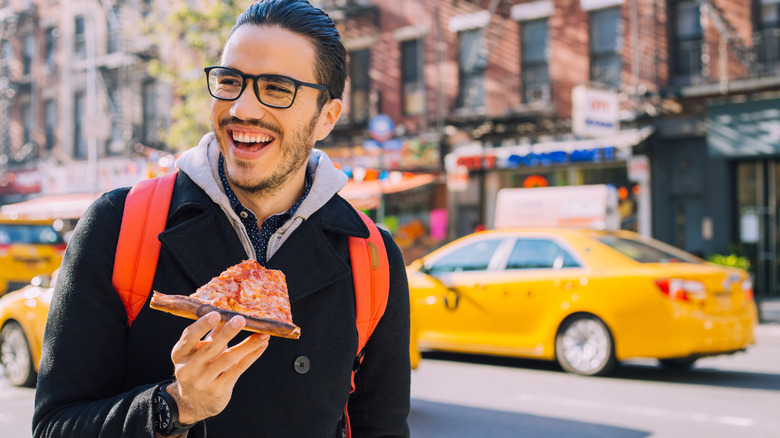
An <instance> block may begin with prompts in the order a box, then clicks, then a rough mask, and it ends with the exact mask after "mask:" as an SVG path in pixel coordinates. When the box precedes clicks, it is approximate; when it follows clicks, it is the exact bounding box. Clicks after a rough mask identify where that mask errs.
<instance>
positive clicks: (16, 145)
mask: <svg viewBox="0 0 780 438" xmlns="http://www.w3.org/2000/svg"><path fill="white" fill-rule="evenodd" d="M150 7H151V3H150V2H149V1H146V0H125V1H109V0H4V1H3V2H0V36H1V37H2V59H1V60H0V113H2V115H3V117H0V157H2V160H1V161H2V163H0V165H2V172H0V173H2V175H3V177H2V181H0V199H2V203H3V204H7V203H11V202H15V201H19V200H23V199H25V198H29V197H34V196H40V195H55V194H74V193H93V194H97V193H102V192H103V191H105V190H109V189H112V188H115V187H121V186H126V185H129V184H132V183H134V182H136V181H138V180H140V179H142V178H144V177H146V176H148V173H149V172H148V163H147V162H148V159H147V156H148V155H149V151H150V148H160V149H162V146H163V145H161V144H159V142H158V137H157V132H158V131H159V130H160V129H163V128H164V126H165V120H166V119H165V117H166V116H167V113H166V104H165V100H164V97H165V96H166V95H169V90H167V89H165V88H163V89H161V90H157V89H156V87H157V84H156V81H155V80H154V79H153V78H151V77H150V75H149V74H148V73H147V67H146V61H147V60H148V59H149V58H150V56H153V55H154V53H153V52H154V47H153V46H152V45H151V44H150V43H149V42H148V41H145V40H144V38H143V37H142V36H140V35H139V32H138V29H139V23H140V22H141V20H142V19H143V17H144V15H145V14H146V13H147V12H148V11H149V10H150V9H149V8H150ZM158 88H159V87H158Z"/></svg>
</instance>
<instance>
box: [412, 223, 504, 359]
mask: <svg viewBox="0 0 780 438" xmlns="http://www.w3.org/2000/svg"><path fill="white" fill-rule="evenodd" d="M508 243H509V241H508V239H507V238H506V237H505V236H496V235H492V236H475V238H473V239H467V240H465V241H463V242H461V243H460V244H458V245H456V246H454V247H453V248H451V249H450V250H448V251H446V252H444V253H443V254H439V255H437V257H435V258H434V259H432V260H430V261H428V262H427V263H426V264H425V265H424V266H423V267H422V268H421V269H420V271H421V272H420V273H418V275H422V276H423V277H424V278H423V281H419V280H420V279H419V278H416V279H414V280H413V281H412V283H413V284H414V287H413V288H412V295H413V300H414V303H413V306H414V312H415V321H416V322H417V324H418V327H419V336H420V337H419V339H420V346H421V347H425V346H431V347H436V348H443V349H465V350H473V349H475V348H476V349H477V350H479V345H483V344H485V338H486V337H487V336H488V334H489V333H490V332H491V331H492V326H493V322H494V316H495V312H496V309H495V308H494V303H495V300H494V299H493V297H491V296H490V294H491V292H490V290H491V288H490V287H489V286H490V282H491V281H492V280H491V279H492V276H493V274H495V271H496V263H497V260H499V259H500V258H501V257H498V256H497V254H500V253H501V252H502V250H506V247H507V244H508Z"/></svg>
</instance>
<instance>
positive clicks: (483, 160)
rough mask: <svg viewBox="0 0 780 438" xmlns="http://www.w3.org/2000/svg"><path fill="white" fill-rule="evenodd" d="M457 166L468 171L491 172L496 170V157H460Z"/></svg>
mask: <svg viewBox="0 0 780 438" xmlns="http://www.w3.org/2000/svg"><path fill="white" fill-rule="evenodd" d="M457 164H458V166H463V167H465V168H466V169H468V170H483V169H484V170H491V169H495V168H496V157H495V156H493V155H472V156H466V157H458V161H457Z"/></svg>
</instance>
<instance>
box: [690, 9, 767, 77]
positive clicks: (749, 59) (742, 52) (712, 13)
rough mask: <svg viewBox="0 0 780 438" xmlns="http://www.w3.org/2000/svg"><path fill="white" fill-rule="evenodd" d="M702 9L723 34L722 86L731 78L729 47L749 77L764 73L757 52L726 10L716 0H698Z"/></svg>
mask: <svg viewBox="0 0 780 438" xmlns="http://www.w3.org/2000/svg"><path fill="white" fill-rule="evenodd" d="M697 2H698V3H699V6H700V7H701V10H702V11H703V12H704V13H705V14H706V15H707V17H708V18H709V19H710V20H711V21H712V23H713V25H714V26H715V29H717V31H718V33H720V35H721V36H722V39H721V41H720V45H719V49H718V51H719V60H720V66H719V70H720V72H719V77H720V82H721V86H722V87H726V86H727V84H728V80H729V74H728V56H727V52H728V50H729V49H731V51H732V52H733V53H734V54H735V55H736V56H737V59H738V60H739V61H740V63H741V64H742V66H743V67H744V69H745V71H746V72H747V75H748V77H750V78H753V77H757V76H760V75H763V74H764V68H763V66H762V65H761V64H760V63H758V62H757V61H756V56H755V52H754V51H753V50H752V49H751V48H750V47H749V46H748V45H747V44H746V43H745V41H744V40H743V38H742V37H741V36H740V35H739V33H738V32H737V30H736V28H734V26H733V25H732V24H731V21H729V19H728V17H726V14H725V12H724V11H723V9H721V7H720V6H718V4H717V3H716V1H715V0H697Z"/></svg>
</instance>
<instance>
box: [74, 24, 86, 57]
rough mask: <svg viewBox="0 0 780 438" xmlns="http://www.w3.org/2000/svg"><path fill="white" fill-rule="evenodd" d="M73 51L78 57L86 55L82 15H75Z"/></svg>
mask: <svg viewBox="0 0 780 438" xmlns="http://www.w3.org/2000/svg"><path fill="white" fill-rule="evenodd" d="M73 53H74V54H75V55H76V57H78V58H85V57H86V56H87V40H86V36H85V35H84V16H83V15H78V16H76V21H75V32H74V35H73Z"/></svg>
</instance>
